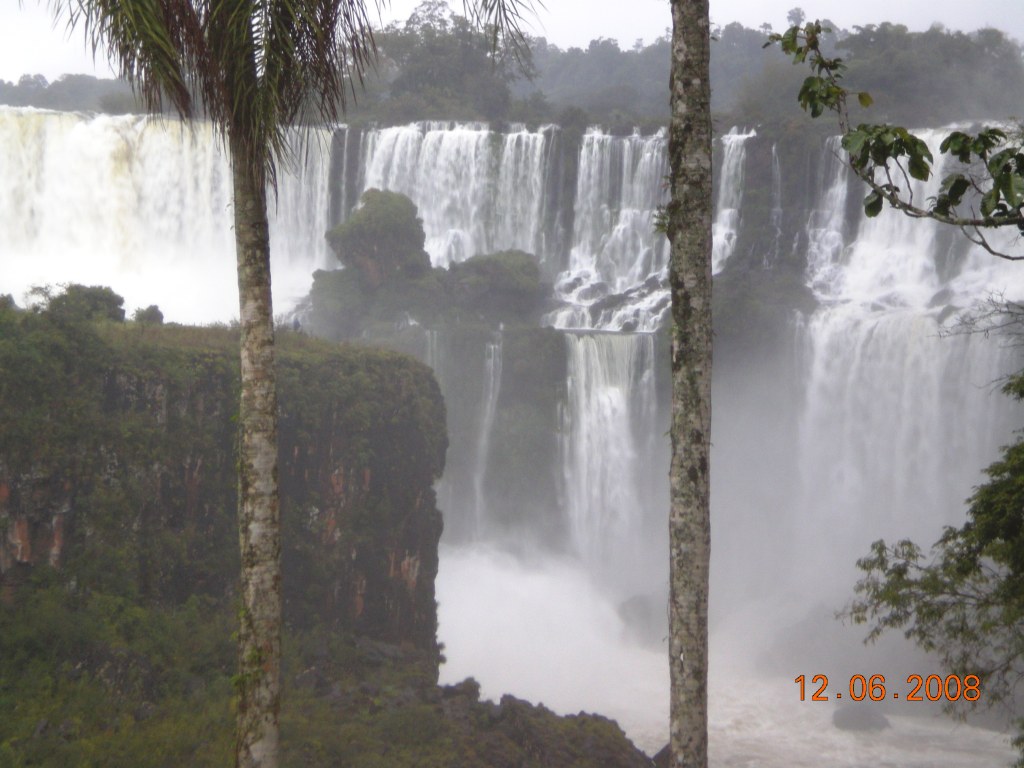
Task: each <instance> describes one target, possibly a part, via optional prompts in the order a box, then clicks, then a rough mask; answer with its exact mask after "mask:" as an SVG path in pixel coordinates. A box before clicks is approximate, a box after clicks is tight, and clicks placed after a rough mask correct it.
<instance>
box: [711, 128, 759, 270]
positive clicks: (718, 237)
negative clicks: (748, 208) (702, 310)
mask: <svg viewBox="0 0 1024 768" xmlns="http://www.w3.org/2000/svg"><path fill="white" fill-rule="evenodd" d="M756 135H757V131H750V132H749V133H743V132H742V131H740V130H739V129H738V128H733V129H732V130H731V131H729V132H728V133H727V134H725V135H724V136H723V137H722V138H721V142H722V170H721V172H720V174H719V182H718V199H717V201H716V204H715V218H714V221H713V222H712V224H711V237H712V241H713V246H712V249H711V271H712V272H714V273H716V274H717V273H718V272H721V271H722V268H723V267H724V266H725V262H727V261H728V260H729V257H730V256H732V254H733V251H735V250H736V238H737V236H738V235H739V229H740V209H741V207H742V205H743V177H744V171H745V168H746V159H747V152H746V148H747V140H748V139H752V138H753V137H754V136H756Z"/></svg>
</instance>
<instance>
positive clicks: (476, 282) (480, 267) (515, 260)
mask: <svg viewBox="0 0 1024 768" xmlns="http://www.w3.org/2000/svg"><path fill="white" fill-rule="evenodd" d="M448 272H449V275H448V280H449V286H450V289H449V290H450V295H451V297H452V299H453V300H454V302H455V304H456V305H457V306H460V307H464V308H466V309H467V310H470V311H476V312H487V313H491V314H505V315H508V316H513V317H514V316H525V315H529V314H530V313H532V312H533V311H534V310H536V309H537V308H538V307H539V306H540V302H541V301H542V299H543V297H544V290H543V287H542V286H541V283H540V268H539V267H538V266H537V260H536V259H535V258H534V257H533V256H532V255H530V254H528V253H524V252H523V251H502V252H500V253H492V254H488V255H480V256H473V257H471V258H469V259H466V260H465V261H463V262H461V263H456V264H452V266H451V268H450V269H449V271H448Z"/></svg>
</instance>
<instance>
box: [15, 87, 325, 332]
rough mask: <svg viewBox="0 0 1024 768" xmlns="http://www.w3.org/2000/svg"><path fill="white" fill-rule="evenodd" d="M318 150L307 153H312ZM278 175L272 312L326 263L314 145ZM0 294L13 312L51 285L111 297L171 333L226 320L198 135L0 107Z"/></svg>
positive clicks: (214, 214) (226, 270)
mask: <svg viewBox="0 0 1024 768" xmlns="http://www.w3.org/2000/svg"><path fill="white" fill-rule="evenodd" d="M318 139H319V140H318ZM308 146H309V152H308V154H303V155H302V156H300V157H299V158H298V162H299V163H301V164H302V165H303V166H304V168H303V170H304V172H303V174H302V178H301V180H299V179H298V178H297V177H296V175H295V174H294V173H292V172H291V170H290V169H289V168H287V167H283V168H281V170H280V172H279V190H280V195H279V198H278V201H277V204H276V205H275V204H274V203H273V202H271V206H270V207H271V211H270V229H271V253H272V259H273V264H272V267H273V280H274V297H275V304H276V306H277V309H278V311H282V310H284V309H286V308H288V307H289V306H290V305H291V304H293V303H294V302H295V301H296V300H297V299H298V298H300V297H301V295H303V294H304V293H305V292H306V291H308V289H309V286H310V284H311V282H312V280H311V276H312V269H314V268H316V267H318V266H322V265H323V264H324V263H325V261H326V253H325V247H324V244H323V237H322V235H323V232H324V231H326V215H327V206H326V200H327V198H326V194H327V189H326V173H327V161H326V157H325V156H324V155H322V154H321V152H320V148H321V146H329V145H327V144H326V138H325V137H323V136H315V137H314V138H313V140H311V141H310V142H309V145H308ZM0 179H2V180H3V182H2V183H0V267H2V275H0V291H3V292H6V293H11V294H13V295H14V296H15V298H16V299H17V300H19V301H20V300H21V299H22V298H23V296H24V294H25V292H26V291H27V290H28V289H29V288H31V287H32V286H33V285H39V284H45V283H48V282H53V281H54V280H59V281H61V282H78V283H84V284H86V285H93V284H97V283H102V284H112V285H114V286H115V289H116V290H117V291H118V292H119V293H120V294H121V295H123V296H124V297H125V300H126V305H127V307H128V308H129V312H130V310H131V309H132V308H134V307H140V306H142V307H144V306H148V305H149V304H158V305H159V306H160V307H161V309H162V310H163V312H164V315H165V317H166V319H168V320H173V321H178V322H209V321H213V320H221V321H223V320H226V319H228V318H230V317H232V316H233V315H237V313H238V309H237V306H238V299H237V295H238V290H237V278H236V272H235V257H234V254H235V249H234V238H233V235H232V221H233V214H232V210H231V175H230V169H229V167H228V163H227V161H226V160H225V158H224V155H223V152H222V150H221V147H220V143H219V141H218V140H217V138H216V137H215V135H214V134H213V132H212V130H211V129H210V127H209V126H208V125H206V124H202V123H200V124H196V125H194V126H192V127H187V126H183V125H182V124H180V123H179V122H177V121H174V120H163V119H159V118H149V117H138V116H123V117H112V116H106V115H99V116H87V115H78V114H70V113H53V112H45V111H38V110H32V109H17V108H11V107H2V106H0Z"/></svg>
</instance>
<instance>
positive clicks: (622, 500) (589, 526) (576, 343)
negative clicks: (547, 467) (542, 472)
mask: <svg viewBox="0 0 1024 768" xmlns="http://www.w3.org/2000/svg"><path fill="white" fill-rule="evenodd" d="M566 344H567V347H568V356H569V359H568V364H569V380H568V382H567V389H568V408H567V412H568V424H567V429H566V430H565V432H564V439H565V441H566V446H565V449H564V450H563V456H564V457H565V466H564V470H563V477H564V483H565V488H566V493H565V495H566V506H567V509H566V513H567V515H568V518H569V524H570V528H571V534H572V544H573V547H574V551H575V554H577V555H579V556H580V558H581V559H582V561H583V563H584V564H585V567H586V568H587V569H588V570H589V571H590V572H591V573H593V574H596V575H599V576H600V577H602V579H603V581H604V583H605V585H606V588H607V589H608V590H609V592H610V593H611V594H615V595H618V596H620V597H628V596H629V595H631V594H633V593H634V592H637V591H644V590H648V591H649V590H652V589H654V588H656V586H657V584H658V583H659V579H660V577H661V576H662V574H663V571H664V568H663V567H661V566H662V563H661V561H660V560H655V561H654V562H655V563H657V565H656V566H655V567H653V568H652V567H645V565H649V563H647V561H646V557H645V555H646V554H647V552H649V551H650V550H651V548H652V547H657V542H658V540H659V538H660V537H659V536H658V535H657V534H655V535H653V536H651V535H646V536H645V535H644V533H645V531H649V530H650V528H651V527H655V528H656V529H657V531H658V533H660V532H661V527H662V526H661V525H660V524H661V522H662V518H663V514H662V513H663V510H664V508H665V504H666V502H667V494H659V493H652V489H651V488H650V486H649V484H648V483H646V482H645V481H646V480H647V476H646V474H645V473H644V472H643V468H644V466H645V462H646V461H650V460H651V459H653V458H654V457H655V456H656V455H657V454H656V453H655V451H653V450H652V447H653V446H652V445H651V441H650V440H649V438H651V437H653V436H654V435H656V434H658V427H659V426H660V425H659V424H658V423H657V421H656V403H655V391H654V338H653V336H651V335H648V334H607V333H605V334H590V335H576V334H568V335H567V336H566ZM662 431H663V430H662ZM652 507H654V508H652Z"/></svg>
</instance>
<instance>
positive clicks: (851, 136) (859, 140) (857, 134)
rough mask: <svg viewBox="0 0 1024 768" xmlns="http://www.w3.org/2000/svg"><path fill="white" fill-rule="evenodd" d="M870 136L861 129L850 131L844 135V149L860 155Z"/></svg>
mask: <svg viewBox="0 0 1024 768" xmlns="http://www.w3.org/2000/svg"><path fill="white" fill-rule="evenodd" d="M867 139H868V137H867V136H866V135H865V133H864V132H863V131H861V130H856V131H850V132H849V133H848V134H846V135H845V136H843V149H845V150H846V152H847V153H848V154H850V155H860V153H861V152H862V151H863V149H864V142H866V141H867Z"/></svg>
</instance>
